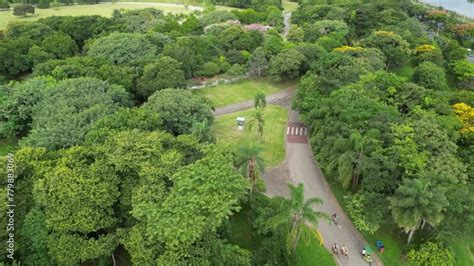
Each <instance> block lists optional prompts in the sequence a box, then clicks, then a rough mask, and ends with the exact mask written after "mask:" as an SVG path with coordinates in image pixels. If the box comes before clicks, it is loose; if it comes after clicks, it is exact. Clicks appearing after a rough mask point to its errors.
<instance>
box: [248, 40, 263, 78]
mask: <svg viewBox="0 0 474 266" xmlns="http://www.w3.org/2000/svg"><path fill="white" fill-rule="evenodd" d="M248 65H249V72H250V74H251V75H253V76H257V77H260V76H262V75H264V74H265V71H266V70H267V69H268V61H267V58H266V57H265V51H264V49H263V48H262V47H259V48H257V49H255V51H254V52H253V54H252V55H251V56H250V59H249V62H248Z"/></svg>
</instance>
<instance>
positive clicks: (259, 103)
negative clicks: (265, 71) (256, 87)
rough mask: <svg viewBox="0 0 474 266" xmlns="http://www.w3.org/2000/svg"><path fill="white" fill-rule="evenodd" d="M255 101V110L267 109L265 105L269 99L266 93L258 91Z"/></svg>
mask: <svg viewBox="0 0 474 266" xmlns="http://www.w3.org/2000/svg"><path fill="white" fill-rule="evenodd" d="M253 103H254V104H253V106H254V107H255V110H258V109H261V110H263V109H265V107H266V106H267V99H266V98H265V93H263V92H258V93H257V94H255V97H254V98H253Z"/></svg>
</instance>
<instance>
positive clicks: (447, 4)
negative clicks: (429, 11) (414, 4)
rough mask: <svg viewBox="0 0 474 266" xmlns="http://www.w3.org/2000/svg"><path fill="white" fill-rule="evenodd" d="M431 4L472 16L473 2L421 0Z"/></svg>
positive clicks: (473, 15) (462, 0) (463, 0)
mask: <svg viewBox="0 0 474 266" xmlns="http://www.w3.org/2000/svg"><path fill="white" fill-rule="evenodd" d="M420 2H423V3H427V4H430V5H433V6H442V7H444V8H446V9H448V10H451V11H454V12H456V13H458V14H461V15H464V16H466V17H470V18H474V3H469V2H468V1H467V0H421V1H420Z"/></svg>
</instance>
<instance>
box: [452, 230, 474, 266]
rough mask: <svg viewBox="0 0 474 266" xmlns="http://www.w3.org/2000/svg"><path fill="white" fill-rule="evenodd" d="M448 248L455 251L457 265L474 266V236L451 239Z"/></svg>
mask: <svg viewBox="0 0 474 266" xmlns="http://www.w3.org/2000/svg"><path fill="white" fill-rule="evenodd" d="M448 246H449V247H450V248H451V249H452V250H453V251H454V254H455V256H456V265H474V236H472V235H470V236H466V237H465V238H463V239H458V238H455V239H451V240H449V241H448Z"/></svg>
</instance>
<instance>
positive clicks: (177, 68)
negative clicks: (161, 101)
mask: <svg viewBox="0 0 474 266" xmlns="http://www.w3.org/2000/svg"><path fill="white" fill-rule="evenodd" d="M185 86H186V80H185V79H184V72H183V70H181V63H179V62H178V61H177V60H175V59H173V58H171V57H168V56H163V57H161V58H160V59H158V60H156V61H155V62H154V63H151V64H149V65H146V66H145V70H144V72H143V75H142V76H141V77H140V78H139V79H138V84H137V91H138V93H139V95H140V96H141V97H142V98H143V99H146V98H148V96H150V95H152V94H153V93H155V92H156V91H159V90H162V89H166V88H169V89H174V88H184V87H185Z"/></svg>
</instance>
